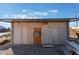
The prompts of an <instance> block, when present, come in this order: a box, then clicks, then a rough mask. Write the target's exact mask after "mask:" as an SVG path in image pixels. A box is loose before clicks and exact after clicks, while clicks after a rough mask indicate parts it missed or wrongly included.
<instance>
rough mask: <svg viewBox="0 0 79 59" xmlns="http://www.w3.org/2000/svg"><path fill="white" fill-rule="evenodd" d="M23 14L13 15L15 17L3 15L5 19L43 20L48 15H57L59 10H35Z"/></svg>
mask: <svg viewBox="0 0 79 59" xmlns="http://www.w3.org/2000/svg"><path fill="white" fill-rule="evenodd" d="M22 12H23V13H19V14H13V15H6V14H5V15H3V17H4V18H14V19H17V18H22V19H25V18H34V19H36V18H41V17H42V18H43V17H47V16H48V15H50V14H52V15H57V13H58V12H59V10H57V9H56V10H54V9H49V10H45V11H33V10H25V9H23V10H22Z"/></svg>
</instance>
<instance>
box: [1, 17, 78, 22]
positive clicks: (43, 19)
mask: <svg viewBox="0 0 79 59" xmlns="http://www.w3.org/2000/svg"><path fill="white" fill-rule="evenodd" d="M78 20H79V18H46V19H45V18H41V19H0V21H5V22H12V21H78Z"/></svg>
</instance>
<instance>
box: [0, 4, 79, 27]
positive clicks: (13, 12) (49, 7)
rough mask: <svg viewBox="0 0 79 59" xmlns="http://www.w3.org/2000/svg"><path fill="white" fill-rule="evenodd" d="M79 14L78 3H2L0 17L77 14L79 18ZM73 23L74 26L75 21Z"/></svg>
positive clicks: (64, 16)
mask: <svg viewBox="0 0 79 59" xmlns="http://www.w3.org/2000/svg"><path fill="white" fill-rule="evenodd" d="M76 12H77V13H76ZM78 14H79V4H77V3H73V4H71V3H70V4H68V3H60V4H59V3H57V4H56V3H42V4H41V3H39V4H38V3H37V4H34V3H31V4H29V3H28V4H27V3H17V4H15V3H4V4H3V3H2V4H1V3H0V18H75V17H76V16H75V15H77V17H78V18H79V15H78ZM1 24H2V25H3V26H5V27H9V26H10V24H4V23H1ZM72 25H73V26H74V23H73V24H72Z"/></svg>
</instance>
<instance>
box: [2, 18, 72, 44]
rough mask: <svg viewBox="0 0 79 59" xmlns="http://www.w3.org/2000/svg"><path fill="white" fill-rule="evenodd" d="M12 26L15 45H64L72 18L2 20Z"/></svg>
mask: <svg viewBox="0 0 79 59" xmlns="http://www.w3.org/2000/svg"><path fill="white" fill-rule="evenodd" d="M2 21H7V22H11V24H12V44H13V45H26V44H32V45H42V44H52V45H64V44H65V40H67V39H68V38H69V33H68V28H69V25H68V22H69V21H72V19H71V18H52V19H2Z"/></svg>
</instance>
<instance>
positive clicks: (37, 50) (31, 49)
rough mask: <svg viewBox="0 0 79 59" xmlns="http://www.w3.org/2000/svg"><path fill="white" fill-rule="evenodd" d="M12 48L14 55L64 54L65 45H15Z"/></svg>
mask: <svg viewBox="0 0 79 59" xmlns="http://www.w3.org/2000/svg"><path fill="white" fill-rule="evenodd" d="M12 50H13V53H14V55H64V52H63V46H54V47H49V48H48V47H42V46H36V45H15V46H12Z"/></svg>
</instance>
